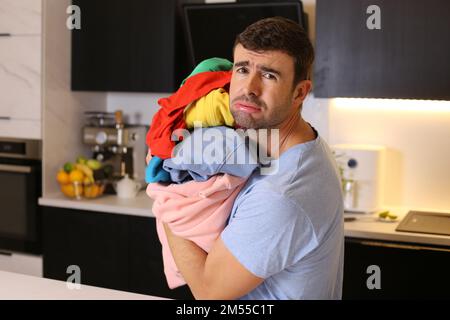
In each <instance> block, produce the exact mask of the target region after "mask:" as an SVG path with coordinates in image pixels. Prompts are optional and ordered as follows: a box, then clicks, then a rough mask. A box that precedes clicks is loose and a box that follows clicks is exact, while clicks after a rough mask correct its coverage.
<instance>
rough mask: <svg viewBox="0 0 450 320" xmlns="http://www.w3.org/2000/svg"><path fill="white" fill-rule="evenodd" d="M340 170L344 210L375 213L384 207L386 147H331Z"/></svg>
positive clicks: (344, 145) (339, 145)
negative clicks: (383, 189) (383, 190)
mask: <svg viewBox="0 0 450 320" xmlns="http://www.w3.org/2000/svg"><path fill="white" fill-rule="evenodd" d="M332 150H333V151H334V153H335V156H336V161H337V163H338V166H339V168H340V171H341V178H342V189H343V195H344V210H345V211H346V212H355V213H373V212H376V211H378V210H380V209H381V206H382V200H383V199H382V197H383V195H382V187H383V183H384V171H385V156H386V155H385V153H386V148H385V147H384V146H378V145H355V144H338V145H334V146H332Z"/></svg>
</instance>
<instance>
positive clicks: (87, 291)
mask: <svg viewBox="0 0 450 320" xmlns="http://www.w3.org/2000/svg"><path fill="white" fill-rule="evenodd" d="M0 283H1V285H0V300H167V299H165V298H160V297H155V296H147V295H142V294H136V293H130V292H125V291H117V290H111V289H104V288H99V287H92V286H87V285H80V288H79V289H76V288H74V289H69V288H68V286H67V283H66V282H64V281H57V280H51V279H45V278H38V277H33V276H27V275H22V274H18V273H11V272H5V271H0Z"/></svg>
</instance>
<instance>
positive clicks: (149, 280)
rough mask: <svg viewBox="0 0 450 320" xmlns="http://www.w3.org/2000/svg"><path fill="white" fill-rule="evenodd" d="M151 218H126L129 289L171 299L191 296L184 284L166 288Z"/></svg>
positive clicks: (159, 250)
mask: <svg viewBox="0 0 450 320" xmlns="http://www.w3.org/2000/svg"><path fill="white" fill-rule="evenodd" d="M155 222H156V220H155V219H154V218H139V217H133V218H132V219H130V290H131V291H133V292H137V293H142V294H149V295H157V296H160V297H166V298H171V299H193V296H192V294H191V292H190V290H189V287H188V286H186V285H185V286H182V287H178V288H176V289H173V290H171V289H169V287H168V286H167V281H166V277H165V275H164V266H163V262H162V248H161V244H160V241H159V239H158V235H157V232H156V223H155Z"/></svg>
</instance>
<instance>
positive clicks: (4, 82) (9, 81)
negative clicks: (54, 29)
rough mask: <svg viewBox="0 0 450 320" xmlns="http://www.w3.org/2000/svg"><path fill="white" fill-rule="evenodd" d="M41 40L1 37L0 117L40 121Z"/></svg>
mask: <svg viewBox="0 0 450 320" xmlns="http://www.w3.org/2000/svg"><path fill="white" fill-rule="evenodd" d="M40 68H41V37H40V36H9V37H0V86H1V88H2V94H1V95H0V117H1V118H3V119H4V120H6V119H8V118H9V119H12V120H16V119H21V120H40V119H41V70H40Z"/></svg>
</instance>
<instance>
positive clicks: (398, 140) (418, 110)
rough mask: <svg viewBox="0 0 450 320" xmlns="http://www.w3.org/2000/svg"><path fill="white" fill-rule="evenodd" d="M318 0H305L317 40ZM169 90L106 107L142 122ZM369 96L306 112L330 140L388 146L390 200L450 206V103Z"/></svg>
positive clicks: (115, 96)
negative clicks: (120, 108) (122, 110)
mask: <svg viewBox="0 0 450 320" xmlns="http://www.w3.org/2000/svg"><path fill="white" fill-rule="evenodd" d="M211 1H212V0H211ZM315 3H316V1H315V0H304V1H303V6H304V9H305V11H306V12H307V13H308V15H309V34H310V36H311V38H312V41H313V42H314V39H315ZM165 95H167V94H121V93H109V94H108V99H107V105H108V106H107V108H108V110H109V111H114V110H115V109H117V108H118V107H123V109H124V110H128V111H131V117H130V119H131V120H132V121H135V120H136V119H141V120H140V121H141V123H142V124H149V123H150V120H151V118H152V116H153V114H154V113H155V112H156V111H157V108H158V105H157V103H156V101H157V99H158V98H159V97H163V96H165ZM369 101H370V102H368V100H356V102H355V101H353V102H352V103H351V105H352V106H351V107H345V106H342V103H341V105H339V104H338V105H336V104H335V103H334V100H330V99H316V98H314V96H313V95H310V96H309V97H308V98H307V100H306V101H305V104H304V107H303V116H304V118H305V119H306V120H307V121H309V122H310V123H311V124H312V125H313V126H314V127H315V128H316V129H317V130H318V131H319V133H320V134H321V135H322V136H323V137H324V138H325V140H327V141H328V142H329V143H330V144H334V143H373V144H382V145H385V146H386V147H388V150H389V151H388V159H387V160H388V164H387V175H388V177H387V183H386V185H385V186H384V197H385V204H386V205H390V206H406V207H411V208H419V207H426V208H429V209H434V210H448V209H450V105H449V104H444V105H442V104H435V103H432V104H430V103H429V102H426V101H418V102H407V103H406V104H405V103H404V102H398V101H397V102H395V101H394V102H386V101H385V100H379V99H371V100H369ZM345 103H346V102H345V101H344V104H345ZM349 104H350V103H349ZM368 104H370V108H367V105H368ZM399 104H400V105H401V106H402V107H399V106H398V105H399Z"/></svg>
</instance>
